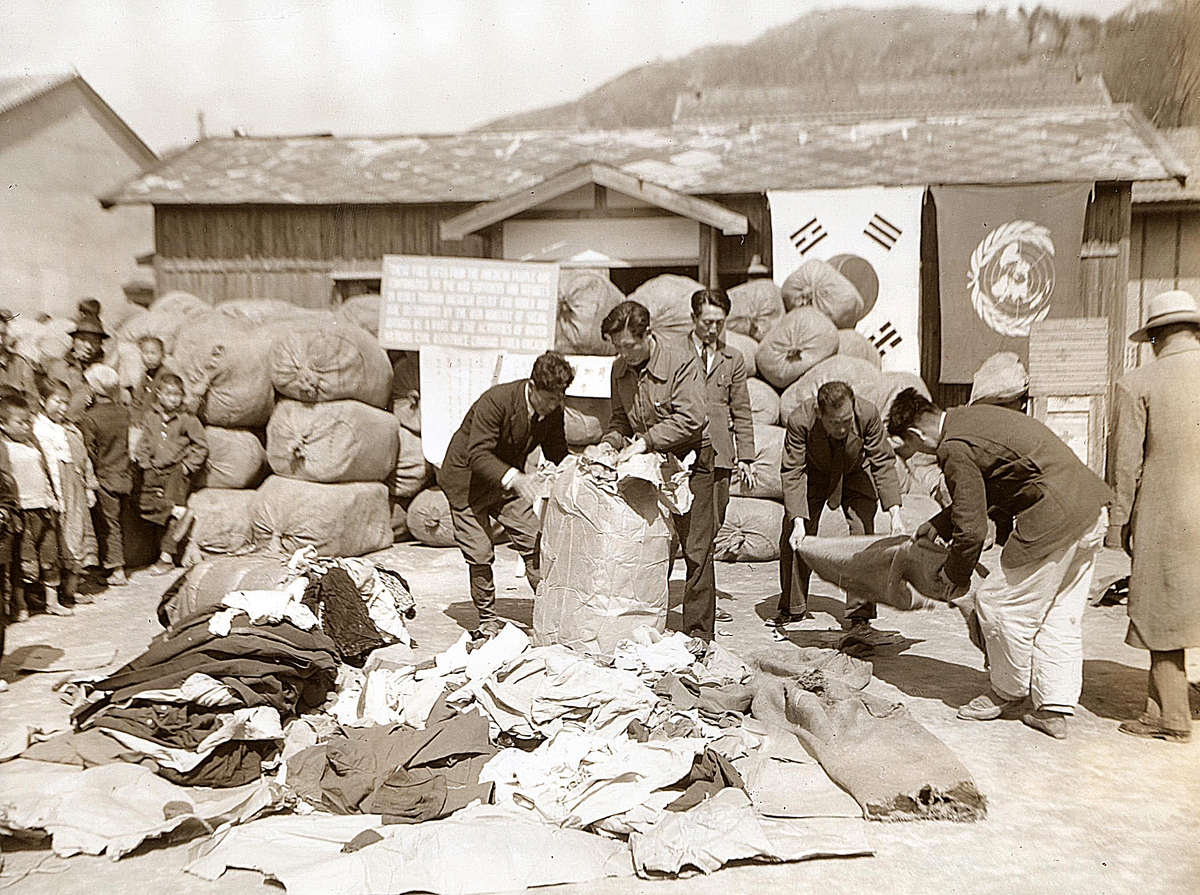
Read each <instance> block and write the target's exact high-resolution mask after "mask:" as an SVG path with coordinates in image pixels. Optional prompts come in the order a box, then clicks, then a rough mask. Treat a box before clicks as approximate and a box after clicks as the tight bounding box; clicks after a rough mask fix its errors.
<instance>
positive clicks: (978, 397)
mask: <svg viewBox="0 0 1200 895" xmlns="http://www.w3.org/2000/svg"><path fill="white" fill-rule="evenodd" d="M1028 393H1029V373H1028V372H1027V371H1026V370H1025V365H1024V364H1023V363H1021V358H1020V357H1018V356H1017V355H1016V354H1014V353H1013V352H1011V351H998V352H996V353H995V354H993V355H992V356H991V357H989V358H988V359H987V360H985V361H984V362H983V363H982V364H981V365H980V367H979V369H978V370H976V371H975V376H974V377H973V378H972V379H971V397H970V399H969V401H968V403H970V404H1009V403H1011V402H1014V401H1019V400H1020V399H1021V398H1023V397H1024V396H1025V395H1026V394H1028Z"/></svg>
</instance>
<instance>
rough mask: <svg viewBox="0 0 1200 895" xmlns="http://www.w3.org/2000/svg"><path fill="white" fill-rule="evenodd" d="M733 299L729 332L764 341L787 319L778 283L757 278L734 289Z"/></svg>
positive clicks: (726, 322)
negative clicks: (766, 336) (775, 327)
mask: <svg viewBox="0 0 1200 895" xmlns="http://www.w3.org/2000/svg"><path fill="white" fill-rule="evenodd" d="M727 294H728V295H729V304H730V306H731V307H730V309H729V318H728V319H727V320H726V321H725V328H726V329H727V330H730V331H731V332H735V333H743V334H744V335H747V336H750V337H751V338H752V339H761V338H762V337H763V336H765V335H766V334H767V332H768V331H769V330H770V329H771V327H772V326H774V325H775V324H776V323H777V322H778V320H779V318H780V317H782V316H783V315H784V312H785V310H786V308H784V306H783V295H782V294H781V293H780V291H779V287H778V286H776V285H775V282H774V280H771V279H770V278H769V277H757V278H755V279H753V280H748V281H747V282H745V283H742V284H741V285H740V286H734V287H733V288H732V289H730V290H729V292H728V293H727Z"/></svg>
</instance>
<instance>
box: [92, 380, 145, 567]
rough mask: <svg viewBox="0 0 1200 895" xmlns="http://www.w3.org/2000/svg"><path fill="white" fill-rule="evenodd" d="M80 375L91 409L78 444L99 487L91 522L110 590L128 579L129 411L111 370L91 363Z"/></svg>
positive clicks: (118, 382)
mask: <svg viewBox="0 0 1200 895" xmlns="http://www.w3.org/2000/svg"><path fill="white" fill-rule="evenodd" d="M83 375H84V378H85V379H86V380H87V384H88V386H89V387H90V388H91V390H92V395H93V398H92V403H91V405H90V406H89V407H88V408H87V410H85V411H84V416H83V440H84V444H85V445H87V451H88V456H89V457H90V458H91V461H92V467H93V468H94V469H95V471H96V480H97V482H98V484H99V486H100V487H99V490H98V491H97V492H96V507H95V510H94V511H93V513H92V516H93V522H94V524H95V528H96V537H97V540H98V541H99V542H100V548H101V549H100V553H101V558H102V559H103V565H104V571H105V576H106V577H105V581H106V582H107V583H108V585H109V586H110V587H123V586H124V585H125V584H127V583H128V579H127V578H126V577H125V536H124V532H123V531H122V530H121V511H122V508H123V504H124V502H125V499H126V497H128V495H129V493H130V492H131V491H132V490H133V474H132V471H131V470H130V467H129V408H128V407H126V406H125V405H124V404H122V403H121V402H120V400H119V396H120V389H121V385H120V377H119V376H118V375H117V372H116V371H115V370H113V369H112V368H110V367H106V366H104V365H103V364H95V365H94V366H91V367H88V369H87V371H86V372H85V373H84V374H83Z"/></svg>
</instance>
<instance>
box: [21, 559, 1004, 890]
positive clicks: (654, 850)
mask: <svg viewBox="0 0 1200 895" xmlns="http://www.w3.org/2000/svg"><path fill="white" fill-rule="evenodd" d="M337 571H340V570H337V569H332V570H330V571H329V572H328V573H327V575H326V576H325V578H324V579H322V583H323V582H324V581H325V580H327V579H328V578H329V577H330V576H332V575H334V574H335V572H337ZM334 581H335V583H336V582H338V581H340V576H338V577H336V578H335V579H334ZM312 593H313V586H312V585H311V583H307V582H306V583H305V584H303V585H302V584H300V583H296V584H294V585H293V586H291V587H290V588H289V589H287V590H285V591H284V592H283V596H281V597H277V598H276V600H275V602H274V604H273V605H271V606H270V607H264V606H254V605H251V603H252V602H253V601H247V600H246V599H244V595H242V596H239V597H238V598H237V599H234V600H231V601H230V602H229V603H226V604H225V605H223V606H220V607H211V608H209V609H207V610H204V611H201V612H199V613H196V614H195V615H193V616H191V617H189V618H188V619H186V620H184V621H183V622H181V623H180V624H178V625H176V626H174V627H173V628H172V629H171V630H170V631H168V632H167V633H166V634H164V635H162V636H161V637H160V638H158V639H156V641H155V642H154V643H153V644H152V646H151V648H150V649H149V650H148V651H147V652H146V654H145V655H143V656H142V657H140V658H139V659H137V660H135V661H134V662H131V663H130V664H129V665H127V666H126V667H125V668H123V669H121V671H120V672H118V673H117V674H116V675H113V676H112V677H110V678H108V679H106V680H105V681H101V682H96V683H95V684H92V685H91V686H90V688H89V701H88V702H87V703H86V704H84V705H82V706H81V707H80V708H79V709H77V711H76V713H75V720H76V728H77V729H76V730H75V731H74V732H73V733H72V734H70V735H69V736H68V737H66V738H63V739H62V740H60V741H59V742H58V744H57V748H59V749H60V750H62V751H69V750H72V749H73V750H74V753H75V754H74V756H71V755H66V756H65V757H64V755H61V754H60V755H58V756H52V755H49V754H48V753H47V751H46V750H47V747H48V746H49V745H50V743H51V742H54V741H49V742H47V743H41V744H38V745H36V746H34V747H33V748H31V749H29V750H26V752H25V753H24V754H22V756H21V757H20V758H18V759H16V760H14V761H10V762H7V763H4V764H0V830H4V831H6V832H31V831H44V832H48V833H51V834H52V835H53V836H54V847H55V850H56V851H57V852H59V853H60V854H72V853H76V852H79V851H87V852H89V853H99V852H100V851H103V850H107V851H108V853H109V854H110V855H111V856H113V857H118V856H119V855H120V854H123V853H124V852H125V851H128V850H129V848H130V847H132V846H131V845H130V843H131V842H132V841H133V840H134V839H135V838H136V833H137V832H139V831H140V832H141V833H142V834H143V838H146V837H149V836H153V835H160V834H161V832H162V831H163V830H165V829H176V828H177V827H178V826H180V825H181V824H182V823H183V822H184V821H187V822H188V823H190V824H192V825H193V826H194V827H195V828H196V829H197V830H198V831H207V832H209V833H211V834H212V835H209V836H205V837H203V838H201V839H199V840H197V841H196V842H195V843H194V844H193V845H192V846H191V852H190V859H189V863H188V865H187V867H186V869H187V871H188V872H190V873H193V874H195V875H198V876H200V877H203V878H206V879H215V878H217V877H219V876H220V875H221V874H222V873H224V872H225V870H226V869H228V868H247V869H256V870H259V871H261V872H262V873H264V874H266V875H267V876H269V877H270V878H273V879H275V880H278V881H279V882H281V883H282V884H283V885H284V886H285V887H286V888H287V891H288V892H289V893H291V895H303V893H318V892H320V893H335V895H336V893H350V892H380V893H383V892H407V891H429V892H435V893H456V895H465V893H474V892H490V891H500V890H504V891H507V890H510V889H520V888H523V887H531V886H538V885H550V884H558V883H569V882H586V881H588V880H593V879H599V878H604V877H631V876H634V875H637V876H641V877H644V878H654V877H661V876H679V875H688V874H693V873H697V872H700V873H711V872H713V871H715V870H717V869H719V868H720V867H722V866H723V865H725V864H728V863H730V862H733V861H747V860H750V861H761V862H785V861H799V860H807V859H816V858H823V857H850V856H861V855H870V854H871V853H872V850H871V847H870V844H869V841H868V837H867V820H869V819H870V820H920V819H949V820H958V821H968V820H975V819H978V818H980V817H982V816H983V815H984V813H985V810H986V809H985V802H984V799H983V797H982V796H981V795H980V794H979V793H978V792H977V791H976V789H975V786H974V783H973V782H972V780H971V776H970V774H969V772H968V771H967V770H966V769H965V768H964V767H963V766H962V765H961V764H960V763H959V762H958V761H957V760H956V759H955V757H954V756H953V755H952V754H951V753H950V752H949V750H948V749H947V748H946V746H945V745H944V744H942V743H941V742H940V741H939V740H938V739H937V738H936V737H934V736H933V735H932V734H930V733H929V732H928V731H927V730H925V729H924V728H923V727H922V726H921V725H920V724H919V723H917V722H916V721H915V720H914V719H913V718H912V716H911V715H909V714H908V713H907V711H906V710H905V709H904V707H903V706H902V705H898V704H893V703H888V702H886V701H884V700H880V699H879V698H877V697H874V696H868V695H867V694H865V693H864V692H863V689H864V688H865V687H866V686H867V684H868V683H869V682H870V680H871V672H872V667H871V665H870V663H868V662H865V661H863V660H861V659H858V658H854V657H851V656H847V655H845V654H843V653H839V652H837V651H836V650H831V649H815V648H814V649H807V650H800V651H796V650H795V649H793V648H790V647H788V648H786V649H785V648H782V647H780V648H777V649H776V650H774V651H772V652H771V653H769V654H765V655H762V656H756V657H751V658H750V662H749V664H747V663H746V662H743V661H742V660H741V659H740V658H738V657H737V656H735V655H733V654H732V653H731V652H729V651H728V650H726V649H724V648H722V647H721V646H719V645H716V644H713V645H711V646H709V647H708V649H707V650H706V651H705V652H704V654H703V656H702V657H699V658H698V657H697V656H696V655H695V654H694V653H693V652H692V649H691V647H693V646H694V644H693V643H692V642H691V641H689V640H688V639H687V638H686V637H684V636H683V635H682V634H671V635H663V634H660V633H658V632H657V631H655V630H654V629H653V628H651V627H643V628H640V629H637V630H636V631H634V632H633V634H632V635H631V636H630V637H628V638H626V639H624V640H622V641H621V642H620V643H619V644H618V645H617V646H616V648H615V649H614V650H613V651H612V653H611V654H609V655H588V654H585V653H582V652H577V651H574V650H572V649H569V648H567V647H564V646H561V645H551V646H533V645H532V643H531V642H530V640H529V638H528V636H527V635H526V634H525V633H524V632H523V631H522V630H520V629H519V628H517V627H516V626H514V625H511V624H510V625H508V626H506V627H505V628H504V629H503V630H502V631H501V633H500V634H498V635H497V636H496V637H494V638H492V639H490V640H487V641H483V642H479V641H473V640H472V639H471V638H470V637H469V635H466V634H464V635H463V637H462V638H461V639H460V640H459V641H458V642H457V643H455V644H454V645H453V646H452V647H450V648H449V649H448V650H446V651H445V652H443V653H441V654H439V655H438V656H436V657H435V658H434V659H431V660H429V661H428V662H425V663H423V664H419V665H414V664H412V663H409V662H406V661H405V658H406V655H405V652H404V648H403V647H401V646H395V645H394V646H389V647H383V648H378V649H375V650H373V651H371V652H370V654H369V656H368V657H367V659H366V661H365V663H364V664H363V665H362V667H361V668H358V667H354V666H351V665H348V664H346V663H344V662H340V660H339V655H338V650H339V647H338V646H337V645H336V644H335V642H334V640H333V638H332V636H331V635H330V634H329V632H328V631H326V632H322V631H320V630H319V629H318V626H317V625H316V624H315V622H316V613H315V612H314V611H313V609H314V603H313V601H312V598H311V597H312ZM316 608H317V609H320V608H321V606H320V605H317V606H316ZM264 612H265V613H266V614H263V613H264ZM325 617H326V618H328V617H329V615H328V614H326V616H325ZM256 619H257V620H258V621H260V622H261V621H264V620H265V621H266V622H267V623H266V624H255V620H256ZM193 721H194V725H193ZM96 733H101V734H102V735H103V736H106V737H108V738H109V739H110V740H111V746H110V748H109V753H110V754H111V757H112V759H115V760H116V761H117V762H119V764H116V765H114V764H99V765H98V766H92V765H93V764H95V763H96V762H97V761H98V760H99V759H98V758H97V753H98V752H100V751H102V750H100V749H98V748H97V747H96V745H95V743H94V741H93V740H90V739H89V740H84V738H85V737H89V736H94V735H95V734H96ZM263 744H269V747H268V748H264V747H263ZM214 756H218V758H214ZM47 760H51V761H74V763H75V764H83V765H84V766H85V767H89V768H90V769H89V770H84V771H82V772H80V771H78V770H76V769H71V768H64V770H63V771H62V774H61V775H60V776H58V777H56V778H54V779H48V777H47V775H48V774H49V775H50V776H51V777H53V771H47V769H48V768H49V769H53V768H55V767H56V766H55V765H51V764H48V763H47ZM104 760H105V761H108V760H109V758H108V757H105V759H104ZM147 760H150V761H153V762H154V764H155V766H156V767H157V769H158V773H159V776H158V777H154V776H153V775H152V774H151V773H150V771H149V770H148V767H147V766H145V765H144V764H137V763H138V762H142V763H145V762H147ZM251 765H255V766H256V767H257V768H260V769H261V773H262V776H261V777H260V778H258V779H254V780H252V781H251V782H249V783H241V784H240V786H233V787H232V788H229V789H225V790H213V789H211V788H205V787H201V786H195V785H193V786H178V785H173V784H172V783H170V782H168V781H174V783H184V784H196V783H201V782H203V783H205V784H207V785H208V786H210V787H211V786H212V785H214V784H217V783H218V781H216V780H213V779H211V776H210V777H208V778H205V777H203V776H201V775H198V772H204V771H206V770H208V771H212V770H214V769H215V768H217V767H229V768H234V769H245V768H249V767H250V766H251ZM58 767H63V766H58ZM181 767H186V768H188V769H187V770H180V768H181ZM114 768H119V769H120V771H119V772H120V773H126V774H134V775H138V774H139V772H140V774H141V775H145V776H136V780H137V781H138V782H139V784H140V787H141V788H137V787H134V788H129V789H128V790H127V791H126V792H124V793H121V792H118V791H114V790H113V789H112V788H111V786H110V788H109V789H108V790H106V791H105V792H106V795H105V796H104V797H103V798H101V799H99V803H100V804H99V808H98V810H97V813H98V816H102V817H104V818H109V817H111V816H112V815H113V814H114V813H117V811H118V808H119V804H120V800H121V799H122V798H125V799H127V800H129V801H130V804H131V807H130V811H131V812H133V813H139V816H140V817H141V818H142V820H143V822H142V823H141V824H140V826H139V825H137V824H133V825H132V827H134V828H136V829H131V823H130V822H129V821H128V820H126V821H125V822H124V823H117V824H116V825H115V827H114V830H112V831H107V830H98V829H97V828H96V827H95V826H94V825H92V824H91V822H90V816H89V815H88V814H87V813H84V812H81V811H72V810H71V805H70V803H69V801H68V798H67V796H65V795H63V794H67V795H69V797H70V798H71V799H77V800H78V803H77V804H79V805H81V806H84V807H86V805H87V803H88V800H87V799H84V798H83V797H82V796H83V795H84V794H93V793H94V791H95V790H96V788H97V785H110V784H111V783H112V780H111V779H110V778H111V777H112V775H113V774H114V773H115V772H114ZM164 770H165V771H169V773H164ZM69 774H73V777H70V778H68V777H67V776H63V775H69ZM89 774H93V775H97V774H100V775H105V777H104V779H103V780H100V779H96V780H94V781H84V780H83V779H82V778H84V777H86V776H87V775H89ZM247 776H250V775H249V774H248V773H247ZM27 779H37V780H38V781H39V783H38V785H40V786H42V787H44V792H43V793H42V794H41V795H39V794H38V792H37V790H35V789H31V788H30V786H28V785H26V784H25V783H22V781H23V780H27ZM150 781H153V782H152V783H151V782H150ZM240 781H241V778H240V777H237V778H230V779H229V780H228V781H226V782H228V783H235V782H239V783H240ZM10 783H15V784H17V785H16V786H15V787H12V786H10ZM163 787H167V789H166V790H164V789H163ZM172 790H173V791H175V792H177V793H178V795H176V796H174V797H173V796H172ZM47 793H49V794H47ZM214 794H215V795H214ZM89 798H90V799H91V803H93V804H95V803H96V802H97V799H96V798H95V797H94V795H93V796H89ZM262 814H269V815H270V816H265V817H262V816H259V815H262ZM256 817H257V819H254V820H253V822H252V823H246V821H248V820H250V819H252V818H256ZM164 818H167V819H168V820H166V821H164ZM181 818H182V819H181ZM172 821H173V822H174V823H172ZM138 841H140V840H138ZM133 844H134V845H136V842H134V843H133ZM460 853H468V854H470V855H471V857H472V860H471V861H454V860H447V859H446V858H447V856H448V855H454V854H460Z"/></svg>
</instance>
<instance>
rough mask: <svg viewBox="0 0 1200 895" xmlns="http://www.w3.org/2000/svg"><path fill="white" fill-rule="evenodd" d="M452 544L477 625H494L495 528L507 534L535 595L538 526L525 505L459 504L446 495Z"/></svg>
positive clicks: (506, 501) (509, 499)
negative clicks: (465, 574)
mask: <svg viewBox="0 0 1200 895" xmlns="http://www.w3.org/2000/svg"><path fill="white" fill-rule="evenodd" d="M446 497H447V499H448V500H449V503H450V521H451V522H452V523H453V525H454V543H455V545H456V546H457V547H458V549H459V550H460V551H461V552H462V555H463V559H465V560H466V561H467V566H468V568H469V570H470V576H471V602H472V603H474V604H475V611H476V612H478V613H479V624H480V625H484V624H487V623H488V622H495V621H496V618H497V616H496V584H495V580H494V579H493V577H492V562H493V560H495V558H496V550H495V547H494V546H493V539H492V535H493V532H494V530H495V526H496V525H497V524H499V525H500V527H501V528H503V529H504V530H505V532H507V533H508V539H509V541H510V542H511V543H512V546H513V549H514V550H516V551H517V553H519V554H521V558H522V559H523V560H524V561H525V577H526V579H527V580H528V581H529V586H530V587H531V588H533V589H534V590H535V591H536V590H537V586H538V582H540V581H541V580H542V576H541V571H540V570H541V558H540V556H539V555H538V550H539V547H540V541H539V537H540V533H541V526H540V525H539V523H538V520H537V517H536V516H534V515H533V508H532V507H531V506H530V505H529V503H528V501H526V500H524V499H522V498H520V497H517V496H516V495H515V494H514V495H506V496H501V497H500V498H498V499H493V500H491V501H475V502H474V503H472V502H471V501H470V500H467V501H466V502H462V501H460V500H457V499H454V498H451V497H450V495H449V494H447V495H446Z"/></svg>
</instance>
